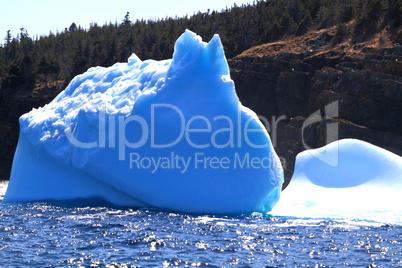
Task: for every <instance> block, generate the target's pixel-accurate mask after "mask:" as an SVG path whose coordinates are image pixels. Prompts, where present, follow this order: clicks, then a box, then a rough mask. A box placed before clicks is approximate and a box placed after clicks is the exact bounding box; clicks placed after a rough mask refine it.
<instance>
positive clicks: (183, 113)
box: [3, 30, 283, 213]
mask: <svg viewBox="0 0 402 268" xmlns="http://www.w3.org/2000/svg"><path fill="white" fill-rule="evenodd" d="M20 129H21V131H20V137H19V143H18V147H17V151H16V153H15V156H14V162H13V167H12V174H11V178H10V184H9V187H8V189H7V192H6V195H5V197H4V200H3V202H4V203H8V202H16V201H35V200H67V199H78V198H80V199H81V198H91V197H100V198H103V199H105V200H107V201H108V202H111V203H113V204H116V205H123V206H147V207H158V208H166V209H172V210H178V211H184V212H201V213H202V212H205V213H250V212H253V211H260V212H267V211H269V210H271V209H272V207H273V206H274V205H275V204H276V202H277V201H278V199H279V195H280V190H281V187H282V183H283V170H282V166H281V163H280V161H279V158H278V157H277V155H276V153H275V151H274V149H273V147H272V144H271V141H270V138H269V135H268V133H267V131H266V129H265V128H264V126H263V125H262V124H261V122H260V121H259V119H258V118H257V116H256V115H255V113H254V112H252V111H251V110H249V109H247V108H245V107H243V106H242V105H241V104H240V102H239V100H238V98H237V96H236V93H235V88H234V83H233V81H232V80H231V79H230V73H229V67H228V64H227V61H226V58H225V55H224V51H223V47H222V44H221V41H220V39H219V36H218V35H215V36H214V37H213V38H212V39H211V41H210V42H209V43H205V42H202V40H201V38H200V37H199V36H197V35H196V34H194V33H192V32H191V31H188V30H187V31H186V32H185V33H184V34H183V35H182V36H181V37H180V38H179V39H178V40H177V42H176V44H175V52H174V54H173V59H171V60H163V61H154V60H147V61H141V60H140V59H139V58H138V57H137V56H136V55H135V54H133V55H132V56H131V57H130V58H129V59H128V62H127V63H116V64H115V65H113V66H112V67H109V68H102V67H96V68H90V69H89V70H88V71H87V72H86V73H84V74H82V75H78V76H77V77H75V78H74V79H73V80H72V81H71V83H70V84H69V85H68V87H67V88H66V89H65V90H64V91H63V92H61V93H60V94H59V95H58V96H57V97H56V98H55V99H54V100H53V101H52V102H51V103H49V104H48V105H45V106H44V107H43V108H39V109H33V110H32V111H31V112H29V113H27V114H25V115H23V116H22V117H21V118H20Z"/></svg>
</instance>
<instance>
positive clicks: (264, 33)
mask: <svg viewBox="0 0 402 268" xmlns="http://www.w3.org/2000/svg"><path fill="white" fill-rule="evenodd" d="M401 3H402V1H401V0H350V1H344V0H336V1H331V0H304V1H302V0H275V1H257V2H255V3H254V4H253V5H242V6H240V7H239V6H236V5H235V6H233V7H232V8H230V9H226V10H222V11H221V12H216V11H212V12H210V11H208V12H206V13H197V14H194V15H193V16H191V17H184V18H175V19H173V18H165V19H160V20H157V21H144V20H141V21H139V20H137V21H135V22H131V21H130V18H129V14H128V13H127V14H126V16H124V19H123V21H122V22H121V23H120V24H118V23H114V24H111V23H110V24H107V25H103V26H99V25H97V24H95V23H94V24H92V25H90V27H89V29H84V28H82V27H81V26H77V25H76V24H75V23H72V24H71V25H70V26H69V27H68V28H66V29H65V31H63V32H60V33H59V32H58V33H56V34H54V33H50V34H49V35H48V36H42V37H40V38H35V40H33V39H32V38H31V37H30V36H29V33H28V32H27V31H26V30H25V29H24V28H21V32H20V33H18V34H17V35H16V36H15V37H13V36H12V33H10V32H9V31H8V32H7V33H4V34H5V38H4V40H5V43H4V45H2V46H0V87H1V88H3V89H4V88H15V87H18V86H24V87H25V88H26V89H27V90H29V89H30V90H32V89H33V88H34V87H35V84H36V83H39V82H40V83H46V82H47V81H49V80H50V81H57V80H65V81H67V82H68V81H69V80H70V79H71V78H73V77H74V76H75V75H77V74H80V73H82V72H84V71H86V70H87V69H88V68H89V67H91V66H110V65H111V64H113V63H115V62H117V61H125V60H127V58H128V57H129V56H130V54H131V53H133V52H135V53H136V54H137V55H138V56H139V57H140V58H141V59H148V58H153V59H157V60H160V59H166V58H170V57H171V55H172V52H173V44H174V40H176V39H177V37H178V36H179V35H180V34H181V33H182V32H183V31H184V30H185V29H186V28H187V29H190V30H192V31H194V32H196V33H198V34H200V35H201V36H203V37H204V38H205V39H209V38H211V37H212V35H213V34H215V33H218V34H219V35H220V36H221V39H222V42H223V44H224V46H225V51H226V55H227V57H228V58H232V57H234V56H236V55H238V54H239V53H241V52H243V51H244V50H246V49H248V48H250V47H252V46H255V45H260V44H264V43H267V42H272V41H275V40H278V39H280V38H282V37H284V36H289V35H296V36H300V35H303V34H304V33H306V32H307V30H308V29H310V28H311V27H315V28H327V27H330V26H333V25H338V24H342V23H346V22H348V21H351V20H355V23H354V29H353V30H352V31H351V32H350V31H347V30H346V29H345V28H342V27H340V28H339V33H338V35H339V36H338V37H339V38H341V37H342V36H344V35H352V36H353V37H354V40H355V42H359V41H362V40H364V39H365V38H366V39H367V38H370V36H371V35H373V34H374V33H376V32H379V31H382V30H385V31H387V32H390V34H391V39H392V40H393V41H394V42H400V41H401V40H400V39H401V31H400V25H401V14H402V9H401V6H402V4H401Z"/></svg>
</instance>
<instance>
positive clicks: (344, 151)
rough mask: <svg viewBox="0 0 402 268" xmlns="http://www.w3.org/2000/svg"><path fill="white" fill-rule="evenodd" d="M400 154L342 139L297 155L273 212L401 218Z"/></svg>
mask: <svg viewBox="0 0 402 268" xmlns="http://www.w3.org/2000/svg"><path fill="white" fill-rule="evenodd" d="M401 204H402V157H400V156H398V155H396V154H393V153H391V152H389V151H387V150H385V149H383V148H380V147H377V146H375V145H372V144H370V143H367V142H364V141H361V140H356V139H343V140H339V141H335V142H332V143H330V144H328V145H326V146H324V147H321V148H319V149H314V150H307V151H304V152H302V153H300V154H298V155H297V157H296V165H295V171H294V174H293V176H292V179H291V181H290V184H289V185H288V187H287V188H286V189H285V190H284V191H283V192H282V196H281V199H280V201H279V202H278V204H277V205H276V206H275V208H274V209H273V211H271V213H272V214H273V215H283V216H295V217H308V218H344V219H345V218H348V219H360V220H374V221H382V222H402V207H401Z"/></svg>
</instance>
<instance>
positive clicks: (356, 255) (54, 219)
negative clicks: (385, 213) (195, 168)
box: [0, 202, 402, 267]
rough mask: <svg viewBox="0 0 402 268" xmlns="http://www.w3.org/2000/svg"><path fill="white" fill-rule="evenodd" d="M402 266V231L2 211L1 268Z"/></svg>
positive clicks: (85, 207)
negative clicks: (48, 267)
mask: <svg viewBox="0 0 402 268" xmlns="http://www.w3.org/2000/svg"><path fill="white" fill-rule="evenodd" d="M27 265H29V266H32V267H47V266H51V267H138V266H141V267H166V266H182V267H183V266H184V267H185V266H201V267H217V266H218V267H220V266H240V267H244V266H250V267H263V266H266V267H284V266H286V267H339V266H351V267H392V266H395V267H401V266H402V227H401V226H398V225H386V224H381V223H373V222H363V221H361V222H359V221H346V220H344V221H342V220H311V219H310V220H309V219H295V218H282V217H281V218H279V217H271V216H263V215H261V214H253V215H247V216H237V217H230V216H214V215H187V214H181V213H176V212H169V211H160V210H152V209H139V210H137V209H124V208H116V207H110V206H105V205H104V204H101V203H91V204H88V203H77V202H74V203H71V202H70V203H44V202H43V203H25V204H13V205H1V206H0V267H13V266H15V267H25V266H27Z"/></svg>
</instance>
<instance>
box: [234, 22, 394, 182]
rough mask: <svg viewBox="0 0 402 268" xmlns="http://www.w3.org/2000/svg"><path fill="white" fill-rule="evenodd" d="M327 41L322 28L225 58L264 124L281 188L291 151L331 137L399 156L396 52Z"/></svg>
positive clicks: (289, 171)
mask: <svg viewBox="0 0 402 268" xmlns="http://www.w3.org/2000/svg"><path fill="white" fill-rule="evenodd" d="M331 38H333V33H332V35H331V32H330V31H326V30H322V31H319V32H315V33H310V34H309V35H307V37H305V38H304V39H303V40H301V41H299V42H298V43H297V42H295V40H290V41H286V42H285V41H282V42H277V43H273V44H267V45H263V46H260V47H255V48H252V49H250V50H248V51H245V52H244V53H242V54H241V55H239V56H237V57H235V58H233V59H231V60H230V61H229V65H230V68H231V75H232V79H233V80H234V81H235V84H236V89H237V93H238V96H239V98H240V100H241V102H242V103H243V104H244V105H245V106H248V107H250V108H251V109H253V110H254V111H255V112H256V113H257V114H258V115H261V116H263V117H265V118H267V119H268V120H267V121H268V123H269V129H268V131H269V132H270V134H271V139H272V140H273V143H274V146H275V149H276V151H277V153H278V155H279V156H280V157H281V158H282V160H283V165H284V168H285V187H286V185H287V184H288V182H289V180H290V178H291V176H292V173H293V169H294V161H295V157H296V155H297V154H298V153H299V152H301V151H303V150H306V149H308V148H316V147H320V146H323V145H325V144H326V143H327V142H330V141H332V140H334V139H335V140H336V139H342V138H358V139H361V140H364V141H368V142H370V143H373V144H375V145H378V146H380V147H383V148H385V149H387V150H390V151H392V152H394V153H396V154H399V155H402V63H401V62H402V47H401V46H392V45H389V44H386V45H384V46H378V45H377V44H378V43H376V41H373V42H371V43H370V42H368V43H364V44H357V45H354V46H352V45H350V44H348V43H347V42H345V43H343V44H340V45H334V44H333V43H331V41H330V40H331ZM295 43H296V44H295ZM272 117H274V119H272ZM275 121H276V123H275ZM302 134H303V135H302Z"/></svg>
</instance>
